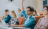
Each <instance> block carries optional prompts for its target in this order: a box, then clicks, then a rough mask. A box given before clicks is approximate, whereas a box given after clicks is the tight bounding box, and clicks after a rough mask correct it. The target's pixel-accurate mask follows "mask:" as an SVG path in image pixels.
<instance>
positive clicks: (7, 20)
mask: <svg viewBox="0 0 48 29" xmlns="http://www.w3.org/2000/svg"><path fill="white" fill-rule="evenodd" d="M4 17H5V18H4V21H5V22H6V23H9V21H10V20H11V18H12V17H11V15H9V10H8V9H6V10H5V16H4Z"/></svg>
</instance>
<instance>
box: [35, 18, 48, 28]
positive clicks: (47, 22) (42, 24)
mask: <svg viewBox="0 0 48 29" xmlns="http://www.w3.org/2000/svg"><path fill="white" fill-rule="evenodd" d="M35 29H48V18H41V19H39V21H38V23H37V24H36V26H35Z"/></svg>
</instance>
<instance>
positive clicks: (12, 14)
mask: <svg viewBox="0 0 48 29" xmlns="http://www.w3.org/2000/svg"><path fill="white" fill-rule="evenodd" d="M11 16H12V19H11V24H13V25H19V19H18V18H17V15H16V13H15V11H12V12H11Z"/></svg>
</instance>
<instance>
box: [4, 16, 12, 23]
mask: <svg viewBox="0 0 48 29" xmlns="http://www.w3.org/2000/svg"><path fill="white" fill-rule="evenodd" d="M11 18H12V17H11V16H8V17H7V18H4V20H5V22H6V23H8V22H9V21H10V20H11Z"/></svg>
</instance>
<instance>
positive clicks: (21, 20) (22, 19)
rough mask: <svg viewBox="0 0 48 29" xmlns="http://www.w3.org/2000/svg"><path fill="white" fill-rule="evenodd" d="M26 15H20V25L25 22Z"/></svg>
mask: <svg viewBox="0 0 48 29" xmlns="http://www.w3.org/2000/svg"><path fill="white" fill-rule="evenodd" d="M24 20H25V17H19V25H22V24H24Z"/></svg>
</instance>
